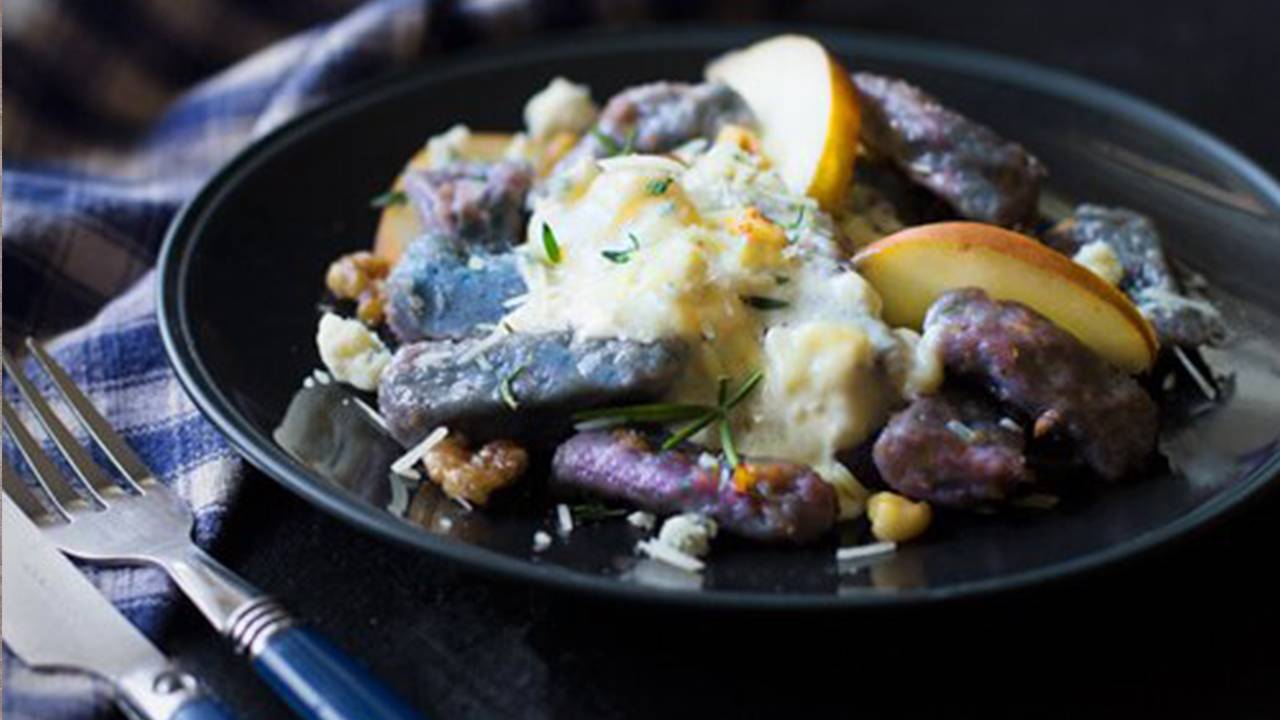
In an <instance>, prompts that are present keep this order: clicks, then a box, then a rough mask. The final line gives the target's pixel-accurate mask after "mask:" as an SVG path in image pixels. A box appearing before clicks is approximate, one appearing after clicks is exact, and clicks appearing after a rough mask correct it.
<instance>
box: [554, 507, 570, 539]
mask: <svg viewBox="0 0 1280 720" xmlns="http://www.w3.org/2000/svg"><path fill="white" fill-rule="evenodd" d="M556 527H557V529H558V530H559V531H560V534H561V535H562V536H566V537H567V536H568V535H569V533H571V532H573V513H571V512H569V506H568V505H565V504H564V503H560V504H559V505H556Z"/></svg>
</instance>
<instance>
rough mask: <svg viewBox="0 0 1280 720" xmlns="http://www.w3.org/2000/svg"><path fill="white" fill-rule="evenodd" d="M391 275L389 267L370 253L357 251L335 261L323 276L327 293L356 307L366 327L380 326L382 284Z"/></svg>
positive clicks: (383, 293) (384, 300)
mask: <svg viewBox="0 0 1280 720" xmlns="http://www.w3.org/2000/svg"><path fill="white" fill-rule="evenodd" d="M390 272H391V264H390V263H388V262H387V261H386V260H385V259H383V258H380V257H378V256H377V255H374V254H373V253H371V252H368V251H365V250H360V251H358V252H353V253H348V254H347V255H343V256H342V257H340V258H338V259H337V260H334V261H333V263H331V264H330V265H329V271H328V272H327V273H326V274H325V286H326V287H328V288H329V292H331V293H333V294H334V295H335V296H336V297H339V298H342V299H343V300H355V301H357V302H358V303H359V305H358V307H357V309H356V314H357V315H358V316H359V317H360V319H361V320H362V321H364V323H365V324H367V325H377V324H378V323H380V322H382V311H383V308H384V307H385V305H386V291H385V289H384V288H383V280H384V279H386V277H387V274H388V273H390Z"/></svg>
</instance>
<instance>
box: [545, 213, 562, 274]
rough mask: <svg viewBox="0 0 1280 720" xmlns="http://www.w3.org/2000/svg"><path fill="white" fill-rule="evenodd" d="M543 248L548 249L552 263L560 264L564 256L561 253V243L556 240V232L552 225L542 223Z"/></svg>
mask: <svg viewBox="0 0 1280 720" xmlns="http://www.w3.org/2000/svg"><path fill="white" fill-rule="evenodd" d="M542 249H543V250H546V251H547V259H548V260H550V261H551V264H552V265H559V264H560V260H561V259H562V258H563V256H562V255H561V254H560V243H558V242H556V233H555V231H554V230H552V229H551V226H550V225H548V224H546V223H542Z"/></svg>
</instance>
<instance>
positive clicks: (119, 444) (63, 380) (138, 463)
mask: <svg viewBox="0 0 1280 720" xmlns="http://www.w3.org/2000/svg"><path fill="white" fill-rule="evenodd" d="M27 348H28V349H30V350H31V354H32V356H34V357H35V359H36V362H37V363H39V365H40V367H41V368H43V369H44V371H45V372H46V373H48V375H49V379H51V380H53V386H54V387H56V388H57V389H58V392H59V393H60V394H61V395H62V399H63V400H66V401H67V404H68V405H69V406H71V410H72V411H73V412H74V413H75V415H76V418H77V419H78V420H80V424H81V425H84V428H85V429H86V430H88V431H89V435H90V436H91V437H93V439H94V440H97V441H98V445H99V447H101V448H102V451H103V452H104V453H106V455H107V457H109V458H111V462H113V463H115V466H116V469H117V470H119V471H120V474H121V475H123V476H124V477H125V478H126V479H127V480H128V481H129V484H131V485H132V486H133V487H134V489H135V490H137V491H138V492H142V491H143V490H142V487H141V484H142V483H146V482H149V481H151V480H154V479H155V477H154V475H153V474H152V472H151V470H150V468H148V467H147V466H146V465H145V464H144V463H143V462H142V460H141V459H140V458H139V457H138V456H137V455H136V454H135V453H134V452H133V448H131V447H129V444H128V443H126V442H125V441H124V438H122V437H120V434H119V433H117V432H116V431H115V430H114V429H113V428H112V427H111V423H109V422H107V419H106V418H104V417H102V413H100V412H98V409H97V408H95V407H94V406H93V403H91V402H89V398H87V397H85V395H84V393H83V392H81V391H80V388H77V387H76V384H75V381H74V380H72V379H71V376H70V375H68V374H67V371H66V370H63V369H62V366H61V365H59V364H58V362H57V361H56V360H54V359H53V358H52V357H50V356H49V354H48V353H46V352H45V351H44V348H42V347H40V344H39V343H37V342H36V341H35V340H33V339H31V338H27Z"/></svg>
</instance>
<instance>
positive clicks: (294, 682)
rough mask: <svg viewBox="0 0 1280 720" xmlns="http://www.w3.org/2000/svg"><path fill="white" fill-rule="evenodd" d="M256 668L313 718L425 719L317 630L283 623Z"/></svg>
mask: <svg viewBox="0 0 1280 720" xmlns="http://www.w3.org/2000/svg"><path fill="white" fill-rule="evenodd" d="M253 667H254V669H255V670H257V672H258V675H260V676H261V677H262V679H264V680H266V681H267V684H269V685H270V686H271V687H272V689H273V690H275V691H276V694H278V695H279V696H280V697H281V698H283V699H284V701H285V702H287V703H288V704H289V707H291V708H293V711H294V712H296V713H297V714H298V715H299V716H301V717H304V718H310V719H312V720H382V719H383V718H386V719H387V720H422V716H421V715H419V714H418V713H416V712H414V711H413V710H412V709H410V708H409V706H408V705H406V704H405V702H404V701H403V700H401V699H400V698H399V697H398V696H396V695H395V693H393V692H392V691H391V690H390V689H389V688H387V687H386V686H385V685H383V684H382V683H381V682H380V681H379V680H377V679H376V678H375V677H373V675H371V674H370V673H369V671H368V670H366V669H364V668H363V667H361V666H360V665H359V664H357V663H356V662H355V661H354V660H352V659H351V658H349V657H347V655H346V654H345V653H343V652H342V651H341V650H339V649H338V648H336V647H334V646H333V645H332V644H330V643H329V642H328V641H326V640H325V639H324V638H322V637H320V636H319V635H317V634H316V633H314V632H312V631H311V630H307V629H305V628H302V627H298V626H296V625H295V626H289V627H285V628H282V629H280V630H278V631H276V632H274V633H272V634H271V635H270V637H268V638H266V642H265V643H264V644H263V647H262V648H261V649H259V650H257V651H256V652H254V654H253Z"/></svg>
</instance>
